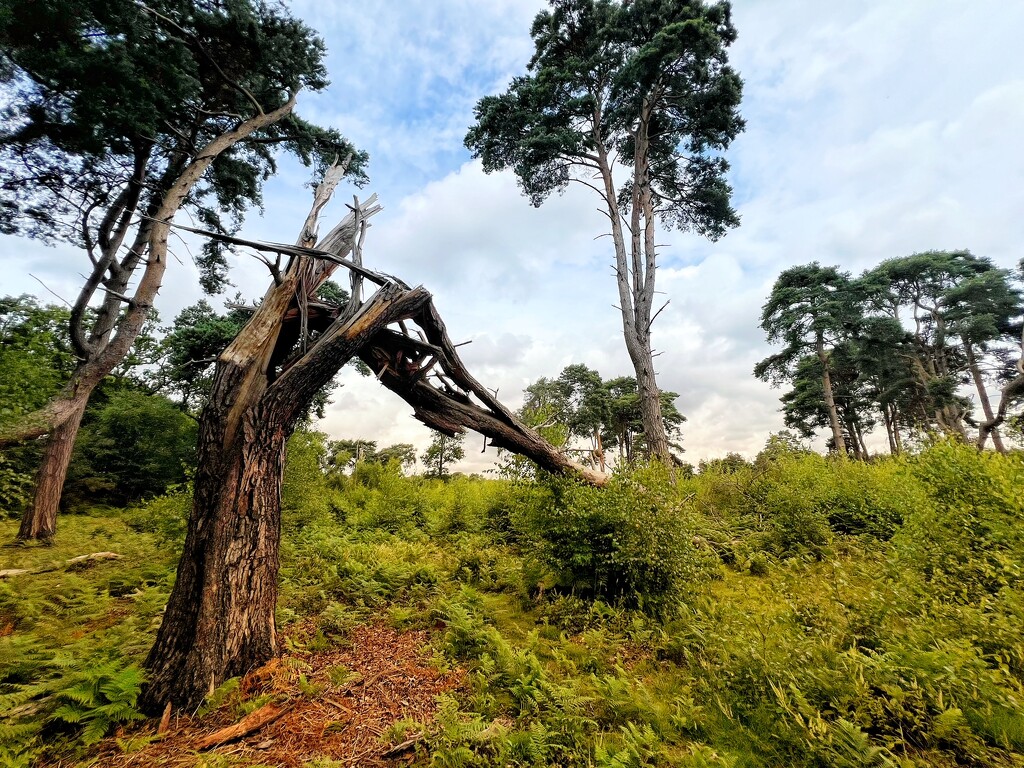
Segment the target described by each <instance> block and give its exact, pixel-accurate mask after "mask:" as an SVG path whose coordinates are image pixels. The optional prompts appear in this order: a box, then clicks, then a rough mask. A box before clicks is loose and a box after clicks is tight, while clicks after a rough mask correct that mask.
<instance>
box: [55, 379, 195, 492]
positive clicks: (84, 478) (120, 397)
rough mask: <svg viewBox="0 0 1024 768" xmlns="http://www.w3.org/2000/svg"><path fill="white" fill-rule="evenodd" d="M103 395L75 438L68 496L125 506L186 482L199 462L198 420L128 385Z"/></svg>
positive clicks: (162, 398)
mask: <svg viewBox="0 0 1024 768" xmlns="http://www.w3.org/2000/svg"><path fill="white" fill-rule="evenodd" d="M104 399H105V400H106V402H103V403H102V404H101V405H99V407H98V408H97V409H96V410H94V412H93V413H92V414H90V418H89V420H88V421H87V423H86V424H85V425H84V426H83V428H82V430H81V432H80V433H79V437H78V440H77V441H76V443H75V455H74V458H73V461H72V466H71V468H70V469H69V472H68V481H67V483H68V485H67V487H66V492H67V495H68V497H69V498H71V499H73V500H74V499H78V500H79V502H78V503H79V504H81V499H82V497H86V498H89V499H90V500H92V501H94V502H95V501H105V502H108V503H114V504H117V505H123V504H128V503H133V502H138V501H140V500H141V499H144V498H146V497H149V496H154V495H157V494H161V493H163V492H165V491H166V490H167V489H168V488H169V487H171V486H173V485H178V484H180V483H183V482H184V481H185V479H186V473H190V472H191V470H192V468H193V467H194V465H195V451H196V435H197V432H198V430H197V426H196V423H195V421H193V420H192V419H191V418H189V417H188V416H186V415H185V414H184V413H182V412H181V409H180V408H179V407H178V406H177V405H176V404H174V403H172V402H171V401H170V400H168V399H167V398H165V397H162V396H160V395H150V394H146V393H144V392H139V391H136V390H131V389H124V390H119V391H114V392H113V393H111V394H109V395H107V396H106V397H105V398H104Z"/></svg>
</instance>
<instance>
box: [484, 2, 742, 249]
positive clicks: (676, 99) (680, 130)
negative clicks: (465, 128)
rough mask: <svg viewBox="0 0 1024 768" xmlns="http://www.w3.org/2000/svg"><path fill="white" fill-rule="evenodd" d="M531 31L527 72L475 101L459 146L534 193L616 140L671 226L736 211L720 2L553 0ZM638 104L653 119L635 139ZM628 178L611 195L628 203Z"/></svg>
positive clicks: (727, 38) (718, 224)
mask: <svg viewBox="0 0 1024 768" xmlns="http://www.w3.org/2000/svg"><path fill="white" fill-rule="evenodd" d="M530 34H531V36H532V37H533V41H534V46H535V53H534V56H533V58H532V59H531V61H530V63H529V66H528V69H529V74H526V75H523V76H519V77H516V78H515V79H514V80H513V81H512V84H511V85H510V86H509V88H508V90H507V91H506V92H505V93H503V94H500V95H497V96H487V97H485V98H483V99H481V100H480V101H479V102H478V103H477V105H476V108H475V110H474V115H475V117H476V124H475V125H474V126H473V127H472V128H471V129H470V131H469V133H468V134H467V136H466V146H467V147H468V148H469V149H470V151H471V152H472V153H473V155H474V156H475V157H480V158H481V159H482V161H483V166H484V170H485V171H487V172H491V171H497V170H501V169H503V168H510V169H512V170H513V171H514V172H515V174H516V176H517V178H518V180H519V183H520V186H521V187H522V188H523V191H524V192H525V193H526V195H528V196H529V198H530V201H531V202H532V203H533V204H534V205H540V203H541V202H543V200H544V199H546V198H547V197H548V196H549V195H550V194H551V193H552V192H554V191H557V190H562V189H564V188H565V187H566V185H567V184H568V183H569V181H570V180H571V179H572V178H574V175H575V173H577V172H580V171H581V170H582V172H584V173H587V174H589V173H591V172H592V171H591V169H592V168H593V166H594V161H593V154H594V153H595V152H608V153H609V154H610V153H611V152H612V151H618V152H619V153H620V154H621V160H622V162H625V163H627V164H629V165H633V164H634V163H635V164H636V165H637V167H638V168H649V169H651V172H650V180H649V184H650V187H651V192H652V194H653V195H654V204H655V205H656V207H657V209H658V211H659V214H660V218H661V219H662V220H663V221H664V222H665V223H666V224H667V225H668V226H674V227H678V228H680V229H692V230H695V231H697V232H700V233H702V234H707V235H710V236H712V237H718V236H721V235H722V234H724V232H725V230H726V228H727V227H729V226H734V225H735V224H736V223H737V221H738V219H737V217H736V214H735V212H734V211H733V210H732V208H731V206H730V204H729V194H730V192H731V190H730V188H729V186H728V184H727V183H726V181H725V172H726V170H727V169H728V164H727V163H726V161H725V159H724V158H723V157H722V156H721V153H722V151H723V150H725V149H726V148H727V147H728V146H729V144H730V143H731V142H732V139H733V138H735V136H736V135H737V134H738V133H739V131H740V130H742V128H743V121H742V119H741V118H740V117H739V114H738V111H737V109H738V106H739V102H740V91H741V88H742V83H741V81H740V78H739V76H738V75H737V74H736V73H735V72H734V71H733V70H732V69H731V68H730V67H729V65H728V62H727V56H726V49H727V47H728V46H729V45H730V44H731V43H732V42H733V40H734V39H735V36H736V32H735V29H734V28H733V26H732V23H731V20H730V13H729V6H728V5H727V4H715V5H706V4H704V3H702V2H691V1H689V0H688V1H687V2H678V3H672V4H666V3H658V2H650V1H649V0H644V2H632V3H622V4H619V3H614V2H607V1H605V0H598V1H597V2H595V1H594V0H555V2H552V3H551V10H544V11H541V12H540V13H538V14H537V17H536V18H535V19H534V22H533V26H532V28H531V30H530ZM641 114H646V116H647V119H648V120H649V121H650V123H651V124H652V128H651V130H650V132H649V144H648V145H645V146H640V147H639V151H638V142H637V140H636V126H637V123H638V121H639V119H640V117H641ZM628 190H629V187H628V185H627V192H626V194H623V195H621V196H620V200H619V204H620V206H621V207H622V208H623V210H624V213H626V214H627V215H628V213H629V208H630V202H629V201H630V194H629V191H628ZM638 213H639V212H638ZM652 223H653V222H652Z"/></svg>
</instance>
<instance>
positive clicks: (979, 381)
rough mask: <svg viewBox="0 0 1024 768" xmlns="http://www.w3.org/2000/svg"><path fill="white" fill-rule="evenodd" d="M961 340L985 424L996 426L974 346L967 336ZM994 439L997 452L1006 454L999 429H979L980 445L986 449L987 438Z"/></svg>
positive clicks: (993, 443) (995, 427)
mask: <svg viewBox="0 0 1024 768" xmlns="http://www.w3.org/2000/svg"><path fill="white" fill-rule="evenodd" d="M961 339H962V340H963V343H964V353H965V354H966V356H967V368H968V369H969V370H970V372H971V378H972V379H974V386H975V388H977V390H978V400H979V401H980V402H981V410H982V412H983V413H984V414H985V421H984V424H992V425H994V424H995V420H996V415H995V411H993V410H992V402H991V401H990V400H989V398H988V390H987V389H986V388H985V380H984V379H983V378H982V376H981V369H980V368H978V360H977V358H976V357H975V356H974V345H972V344H971V341H970V339H968V338H967V337H966V336H962V337H961ZM990 435H991V437H992V445H994V446H995V447H996V450H997V451H999V452H1000V453H1006V446H1005V445H1003V438H1002V437H1001V436H1000V435H999V427H997V426H992V427H991V428H989V429H988V430H987V431H986V430H985V429H984V428H983V427H982V428H979V429H978V444H979V445H980V446H981V447H982V448H984V447H985V438H986V437H988V436H990Z"/></svg>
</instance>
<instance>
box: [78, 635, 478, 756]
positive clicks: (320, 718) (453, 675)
mask: <svg viewBox="0 0 1024 768" xmlns="http://www.w3.org/2000/svg"><path fill="white" fill-rule="evenodd" d="M427 640H428V634H427V632H425V631H411V632H398V631H396V630H395V629H393V628H391V627H389V626H388V625H386V624H382V623H373V624H367V625H363V626H360V627H356V628H355V629H353V630H352V631H351V632H350V633H349V635H348V638H347V643H346V645H345V647H343V648H338V649H337V650H330V651H326V652H317V653H309V654H292V655H285V656H282V657H280V658H277V659H273V660H272V661H270V662H269V663H268V664H266V665H265V666H263V667H261V668H259V669H257V670H254V671H253V672H251V673H250V674H249V675H247V676H246V677H245V678H243V680H242V682H241V685H240V691H241V693H242V694H243V696H244V698H245V699H247V700H252V699H256V698H259V699H261V700H265V701H264V702H263V703H262V706H261V707H258V708H257V709H256V710H255V711H254V712H252V713H250V714H248V715H247V717H246V718H242V717H241V715H240V713H239V712H238V710H237V708H235V707H233V706H230V705H227V706H224V707H222V708H220V709H218V710H217V711H215V712H211V713H210V714H209V715H207V716H206V717H203V718H195V717H178V716H177V715H175V716H174V717H172V718H171V721H170V728H169V730H168V732H167V734H166V735H165V736H163V737H162V738H158V739H157V740H154V741H152V742H151V743H149V744H145V746H143V747H142V748H141V749H138V750H137V751H133V750H132V748H131V747H130V746H129V745H130V744H131V743H132V742H135V743H138V744H142V743H144V742H145V739H146V737H147V736H148V737H153V736H154V735H155V733H156V728H157V724H156V721H152V722H150V723H148V724H147V725H145V726H143V727H142V728H141V729H138V730H134V729H133V730H132V731H131V732H130V733H128V734H122V735H121V738H119V739H117V740H113V739H112V740H108V742H106V743H105V744H104V746H103V748H102V750H101V752H100V754H99V755H98V758H97V761H96V762H95V763H92V765H93V766H96V768H129V766H131V767H133V768H134V767H138V768H149V767H150V766H167V767H168V768H179V767H180V768H184V766H190V767H191V766H194V765H196V764H197V759H198V754H199V752H200V750H201V749H203V748H204V747H205V746H209V745H211V744H214V743H218V742H223V743H219V745H218V746H212V747H211V748H209V749H207V750H206V752H205V753H218V754H221V755H224V756H230V758H231V764H232V765H240V766H244V765H249V764H259V765H262V766H280V767H281V768H300V767H301V766H303V765H304V764H306V763H308V762H310V761H312V760H315V759H317V758H321V759H322V758H327V759H330V760H334V761H338V762H339V763H340V765H345V766H353V767H354V766H360V768H363V767H365V768H375V767H377V766H394V765H400V764H403V763H404V762H407V761H409V760H411V759H412V755H413V754H414V753H413V750H414V749H415V747H416V745H417V744H418V742H419V739H420V737H421V736H422V733H421V732H419V733H418V732H417V729H412V730H410V731H409V732H398V733H393V734H390V735H389V736H390V737H389V738H387V739H382V736H384V735H385V732H386V731H387V730H388V729H389V727H390V726H391V725H392V724H394V723H396V722H398V721H400V720H403V719H408V718H411V719H413V720H416V721H417V722H418V723H422V724H429V723H430V721H431V720H432V719H433V717H434V715H435V713H436V711H437V702H436V697H437V696H438V694H441V693H444V692H446V691H452V690H455V689H456V688H458V687H459V685H460V683H461V674H460V673H459V672H441V671H439V670H438V669H437V668H436V667H435V666H433V665H431V663H430V660H429V649H426V648H425V646H426V643H427ZM240 721H242V722H240ZM251 726H255V727H254V728H251V731H250V732H246V731H247V730H248V729H250V727H251ZM226 739H233V740H230V741H228V740H226ZM125 748H127V750H128V751H129V752H130V754H125V753H123V752H122V749H125Z"/></svg>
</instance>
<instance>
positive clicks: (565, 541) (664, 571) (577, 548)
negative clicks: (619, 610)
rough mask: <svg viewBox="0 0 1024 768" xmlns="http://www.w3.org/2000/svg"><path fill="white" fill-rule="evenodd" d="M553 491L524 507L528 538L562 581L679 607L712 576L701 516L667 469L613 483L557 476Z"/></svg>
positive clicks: (647, 604) (654, 607) (655, 605)
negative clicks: (683, 499)
mask: <svg viewBox="0 0 1024 768" xmlns="http://www.w3.org/2000/svg"><path fill="white" fill-rule="evenodd" d="M546 482H547V483H548V489H549V490H548V494H547V497H546V498H545V497H541V498H539V499H531V501H532V502H533V503H531V504H530V505H528V506H524V507H523V508H521V509H519V510H517V511H516V517H515V519H514V522H515V524H516V526H517V528H518V529H519V530H520V532H521V535H522V537H523V539H524V542H526V543H528V545H529V546H531V547H532V548H533V552H534V554H535V556H536V557H538V558H539V559H540V560H541V562H543V563H544V564H545V565H546V566H547V567H549V568H550V569H552V570H553V571H554V573H555V574H556V575H557V579H558V586H559V587H561V588H563V589H567V590H569V591H572V592H577V593H580V594H584V595H592V596H600V597H605V598H611V599H616V600H619V599H622V600H625V601H627V602H628V603H631V604H633V605H641V606H643V607H644V608H645V609H646V610H649V611H651V612H654V613H661V612H671V611H673V610H675V608H676V607H677V605H678V604H679V603H680V601H682V600H683V599H685V598H686V596H687V595H688V594H690V593H691V592H692V591H694V589H695V588H696V586H697V585H698V584H699V583H701V582H702V581H706V580H707V578H708V577H709V576H710V574H711V570H710V568H711V562H710V560H709V558H708V556H707V553H706V552H702V551H700V550H698V549H697V548H696V547H695V546H694V544H693V543H692V541H693V537H694V535H695V533H696V522H697V521H696V518H695V516H694V515H693V513H692V512H691V511H690V510H689V508H688V507H687V506H686V505H684V504H681V503H679V502H678V500H677V499H676V498H675V496H674V491H673V489H672V486H671V484H670V482H669V478H668V476H667V472H666V471H665V470H664V469H663V468H659V467H654V466H652V467H649V468H646V469H642V470H637V471H633V472H628V473H620V474H617V475H616V476H615V477H614V478H613V480H612V481H611V482H610V483H609V485H608V486H607V487H606V488H602V489H597V488H593V487H590V486H586V485H583V484H581V483H578V482H576V481H573V480H568V479H562V478H553V477H552V478H549V479H548V480H547V481H546Z"/></svg>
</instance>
